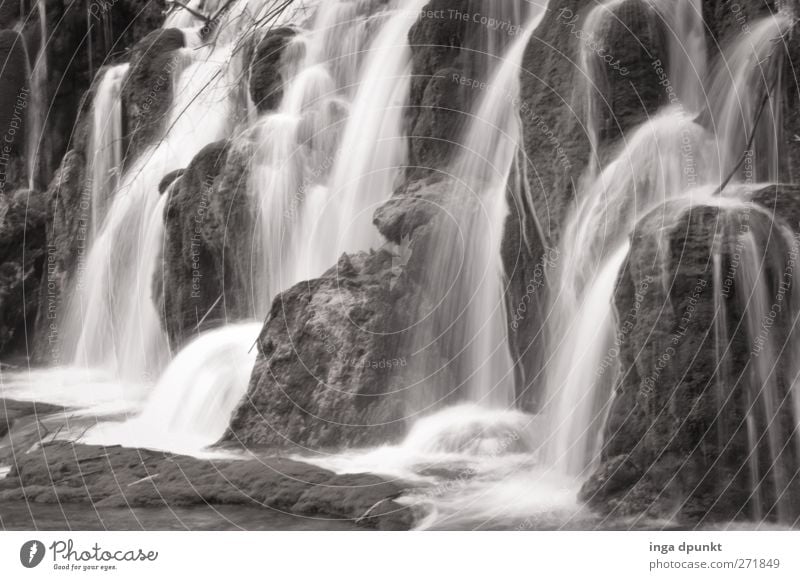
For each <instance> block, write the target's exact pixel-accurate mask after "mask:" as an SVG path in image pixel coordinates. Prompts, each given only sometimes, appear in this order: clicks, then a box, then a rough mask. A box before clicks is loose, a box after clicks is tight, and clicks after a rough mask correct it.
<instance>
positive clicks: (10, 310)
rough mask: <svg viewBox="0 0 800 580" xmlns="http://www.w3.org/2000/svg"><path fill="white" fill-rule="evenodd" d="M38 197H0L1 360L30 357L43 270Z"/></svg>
mask: <svg viewBox="0 0 800 580" xmlns="http://www.w3.org/2000/svg"><path fill="white" fill-rule="evenodd" d="M46 219H47V211H46V207H45V203H44V200H43V198H42V195H41V194H38V193H35V192H29V191H27V190H18V191H17V192H16V193H15V194H14V195H13V196H11V197H10V199H9V196H6V195H0V357H2V358H6V357H12V356H15V355H19V356H29V355H30V353H31V351H32V348H33V342H34V341H33V339H34V335H35V334H34V330H35V322H36V315H37V312H38V310H39V292H40V286H39V284H40V281H41V280H42V274H43V272H44V269H45V252H46V249H45V220H46Z"/></svg>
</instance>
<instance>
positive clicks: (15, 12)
mask: <svg viewBox="0 0 800 580" xmlns="http://www.w3.org/2000/svg"><path fill="white" fill-rule="evenodd" d="M21 7H22V3H21V2H15V1H14V0H3V2H2V3H0V30H3V29H5V30H10V29H12V28H13V27H14V24H16V22H17V20H18V19H19V12H20V8H21Z"/></svg>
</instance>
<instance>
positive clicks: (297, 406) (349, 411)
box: [225, 250, 407, 449]
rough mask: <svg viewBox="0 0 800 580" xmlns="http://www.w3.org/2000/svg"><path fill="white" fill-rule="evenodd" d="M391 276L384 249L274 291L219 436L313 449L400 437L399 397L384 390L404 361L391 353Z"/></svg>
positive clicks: (394, 270) (256, 443)
mask: <svg viewBox="0 0 800 580" xmlns="http://www.w3.org/2000/svg"><path fill="white" fill-rule="evenodd" d="M398 275H399V270H398V269H397V268H394V267H393V255H392V254H390V253H389V252H387V251H384V250H381V251H379V252H376V253H372V254H363V253H362V254H356V255H352V256H348V255H343V256H342V257H341V259H340V260H339V263H338V264H337V265H336V266H334V267H333V268H331V269H330V270H329V271H327V272H326V273H325V274H324V275H323V276H322V277H320V278H317V279H314V280H309V281H308V282H302V283H299V284H297V285H295V286H294V287H292V288H290V289H289V290H287V291H286V292H284V293H282V294H280V295H279V296H278V297H277V298H276V299H275V300H274V302H273V305H272V309H271V311H270V313H269V317H268V319H267V322H266V324H265V326H264V329H263V331H262V333H261V336H260V338H259V340H258V349H259V355H258V359H257V361H256V365H255V368H254V370H253V375H252V378H251V382H250V387H249V389H248V393H247V396H246V397H245V399H244V400H243V401H242V402H241V403H240V405H239V407H238V409H237V411H236V412H235V413H234V416H233V419H232V421H231V425H230V429H229V432H228V434H227V435H226V437H225V439H226V440H228V441H237V442H239V443H240V444H244V445H247V446H269V447H290V446H303V447H310V448H315V449H320V448H328V447H341V446H343V445H349V446H359V445H373V444H377V443H380V442H387V441H390V440H392V439H394V438H396V437H398V436H399V435H400V434H402V433H403V432H404V429H405V424H404V421H403V417H404V415H403V411H404V409H403V405H402V401H403V399H402V393H394V392H392V390H393V389H392V386H393V385H394V383H395V381H396V380H399V378H400V377H399V375H400V371H401V370H402V368H403V367H404V366H405V365H406V363H407V361H406V360H404V359H402V358H396V357H397V355H396V350H395V349H394V348H393V341H394V324H395V322H394V305H395V302H396V300H397V298H398V295H400V294H399V291H398V289H397V287H396V286H395V282H396V280H397V277H398Z"/></svg>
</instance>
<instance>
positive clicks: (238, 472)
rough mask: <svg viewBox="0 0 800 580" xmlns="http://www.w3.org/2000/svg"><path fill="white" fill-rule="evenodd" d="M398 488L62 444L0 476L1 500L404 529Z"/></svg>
mask: <svg viewBox="0 0 800 580" xmlns="http://www.w3.org/2000/svg"><path fill="white" fill-rule="evenodd" d="M42 410H44V409H42ZM18 445H21V442H18ZM403 491H404V486H403V484H402V483H401V482H388V481H385V480H383V479H381V478H380V477H377V476H375V475H371V474H353V475H336V474H334V473H332V472H330V471H328V470H326V469H322V468H320V467H316V466H314V465H310V464H307V463H301V462H298V461H292V460H290V459H285V458H280V457H260V458H258V459H253V460H248V461H241V460H237V461H230V460H210V461H209V460H201V459H195V458H193V457H186V456H182V455H174V454H170V453H161V452H158V451H150V450H146V449H132V448H124V447H96V446H90V445H73V444H72V443H68V442H61V441H59V442H55V443H48V444H46V445H45V446H44V447H41V448H38V449H36V450H34V451H32V452H30V453H28V454H25V456H24V459H22V458H21V459H20V460H19V461H16V462H15V466H14V468H13V470H12V472H11V473H9V475H8V477H6V478H5V479H3V480H0V502H18V501H26V500H27V501H33V502H37V503H79V504H86V505H90V504H91V505H92V506H96V507H97V508H100V509H102V508H106V507H129V508H130V507H177V506H195V505H244V506H250V507H252V508H253V509H272V510H280V511H281V512H284V513H287V514H293V515H296V516H298V517H300V516H306V517H308V516H316V517H321V518H325V519H331V520H336V521H338V522H340V523H344V522H349V523H351V524H355V525H356V526H359V527H363V528H372V529H380V530H407V529H409V528H411V527H412V525H413V524H414V519H415V516H414V514H413V513H412V510H411V509H410V508H408V507H405V506H402V505H400V504H399V503H397V502H396V501H395V499H396V498H397V497H398V496H399V495H401V494H402V493H403ZM334 523H336V522H334Z"/></svg>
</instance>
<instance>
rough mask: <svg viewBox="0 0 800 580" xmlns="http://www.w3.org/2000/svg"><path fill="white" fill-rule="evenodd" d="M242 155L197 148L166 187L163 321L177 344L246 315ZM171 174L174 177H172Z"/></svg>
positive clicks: (248, 235)
mask: <svg viewBox="0 0 800 580" xmlns="http://www.w3.org/2000/svg"><path fill="white" fill-rule="evenodd" d="M246 155H247V154H246V152H245V151H242V150H240V149H237V148H235V147H232V146H231V145H230V144H229V143H228V142H225V141H219V142H217V143H212V144H211V145H208V146H206V147H205V148H203V150H201V151H200V153H198V154H197V155H196V156H195V158H194V159H193V160H192V162H191V163H190V164H189V166H188V167H187V168H186V169H185V170H183V171H181V172H180V174H181V175H180V176H179V177H177V178H176V179H174V181H172V179H170V180H169V181H171V182H172V184H171V185H165V186H164V193H162V195H168V196H169V200H168V203H167V208H166V210H165V213H164V219H165V228H166V229H165V240H164V249H163V253H162V263H163V264H164V268H163V271H159V272H158V273H157V274H156V279H155V284H156V286H157V289H158V290H157V291H156V293H155V294H156V296H162V297H163V306H164V310H163V312H164V314H165V318H164V324H165V328H166V331H167V335H168V336H169V339H170V344H171V346H172V347H173V349H178V348H180V347H181V345H183V344H184V343H185V342H186V340H188V339H190V338H193V337H194V336H195V335H196V334H197V333H199V332H203V331H204V330H208V329H210V328H214V327H216V326H219V325H220V324H224V323H226V322H230V321H233V320H241V319H244V318H247V317H248V316H250V315H251V311H252V308H251V305H250V302H249V300H248V297H249V296H250V292H251V290H250V288H249V284H248V278H247V274H248V272H250V256H251V255H252V250H251V248H250V240H251V239H252V230H253V215H254V208H253V207H252V204H251V202H250V198H249V197H248V195H247V191H246V188H245V185H246V183H247V178H246V170H247V157H246ZM171 177H172V178H174V177H175V176H171Z"/></svg>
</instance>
